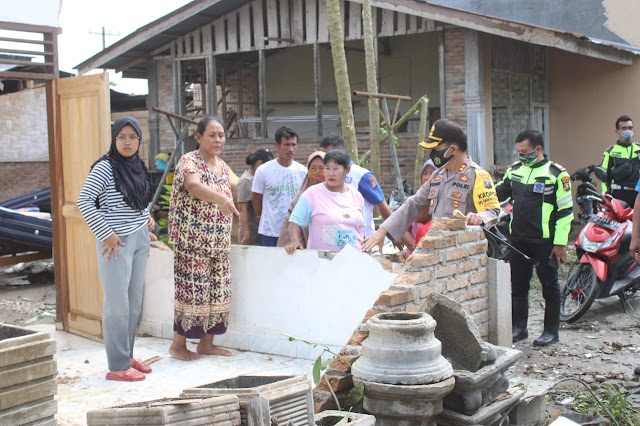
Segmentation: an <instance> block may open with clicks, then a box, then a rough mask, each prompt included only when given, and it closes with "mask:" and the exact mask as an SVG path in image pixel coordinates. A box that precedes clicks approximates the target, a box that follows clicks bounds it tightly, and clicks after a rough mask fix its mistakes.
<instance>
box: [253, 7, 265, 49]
mask: <svg viewBox="0 0 640 426" xmlns="http://www.w3.org/2000/svg"><path fill="white" fill-rule="evenodd" d="M253 41H254V43H253V44H254V47H255V49H256V50H262V49H264V14H263V13H262V0H257V1H254V2H253Z"/></svg>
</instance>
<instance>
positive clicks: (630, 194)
mask: <svg viewBox="0 0 640 426" xmlns="http://www.w3.org/2000/svg"><path fill="white" fill-rule="evenodd" d="M611 195H612V196H613V198H617V199H618V200H622V201H624V202H626V203H627V204H629V207H631V208H633V205H634V204H635V202H636V197H637V196H638V193H637V192H636V191H631V190H629V189H614V190H613V191H611Z"/></svg>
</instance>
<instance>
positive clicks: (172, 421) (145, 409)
mask: <svg viewBox="0 0 640 426" xmlns="http://www.w3.org/2000/svg"><path fill="white" fill-rule="evenodd" d="M87 425H88V426H108V425H185V426H196V425H211V426H239V425H240V406H239V404H238V398H237V397H235V396H233V395H224V396H219V397H214V398H204V399H185V398H171V399H158V400H154V401H145V402H137V403H133V404H127V405H120V406H117V407H110V408H102V409H99V410H91V411H89V412H87Z"/></svg>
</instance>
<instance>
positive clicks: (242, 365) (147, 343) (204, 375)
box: [29, 325, 313, 426]
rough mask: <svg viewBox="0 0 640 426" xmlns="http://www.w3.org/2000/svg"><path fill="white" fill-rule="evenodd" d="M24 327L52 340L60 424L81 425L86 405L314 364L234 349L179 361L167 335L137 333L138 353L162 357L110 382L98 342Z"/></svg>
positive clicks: (164, 394)
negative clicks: (142, 375)
mask: <svg viewBox="0 0 640 426" xmlns="http://www.w3.org/2000/svg"><path fill="white" fill-rule="evenodd" d="M29 328H30V329H32V330H37V331H47V332H49V333H51V336H52V337H53V338H54V339H56V341H57V345H58V353H57V355H56V358H57V362H58V395H57V396H56V399H57V401H58V414H57V415H56V419H57V421H58V424H59V425H61V426H69V425H86V417H87V411H88V410H92V409H97V408H103V407H110V406H114V405H119V404H127V403H132V402H138V401H147V400H152V399H159V398H173V397H177V396H179V395H180V392H181V391H182V390H183V389H186V388H189V387H195V386H200V385H203V384H206V383H211V382H215V381H219V380H225V379H229V378H232V377H235V376H238V375H240V374H260V375H299V374H303V375H309V374H310V373H311V369H312V367H313V364H312V362H310V361H309V360H306V359H296V358H289V357H284V356H278V355H268V354H260V353H255V352H242V351H238V350H232V352H233V356H232V357H229V358H226V357H205V358H202V359H200V360H197V361H192V362H182V361H178V360H176V359H174V358H172V357H171V356H170V355H169V354H168V352H167V349H168V348H169V344H170V341H169V340H168V339H161V338H155V337H138V338H137V339H136V348H135V356H136V357H137V358H141V359H148V358H151V357H152V356H156V355H160V356H162V359H161V360H159V361H157V362H155V363H153V364H152V367H153V373H151V374H149V375H148V376H147V379H146V380H144V381H141V382H135V383H127V382H115V381H108V380H105V379H104V376H105V374H106V372H107V359H106V355H105V352H104V346H103V345H102V344H101V343H97V342H94V341H91V340H88V339H85V338H83V337H80V336H76V335H73V334H69V333H65V332H61V331H56V330H55V327H54V326H53V325H34V326H32V327H29ZM190 345H192V344H191V343H190ZM193 349H195V345H193Z"/></svg>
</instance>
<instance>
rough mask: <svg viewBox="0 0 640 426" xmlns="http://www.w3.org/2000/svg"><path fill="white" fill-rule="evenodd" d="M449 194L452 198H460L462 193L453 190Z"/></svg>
mask: <svg viewBox="0 0 640 426" xmlns="http://www.w3.org/2000/svg"><path fill="white" fill-rule="evenodd" d="M451 196H452V197H453V198H462V194H461V193H459V192H454V193H453V194H451Z"/></svg>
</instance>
